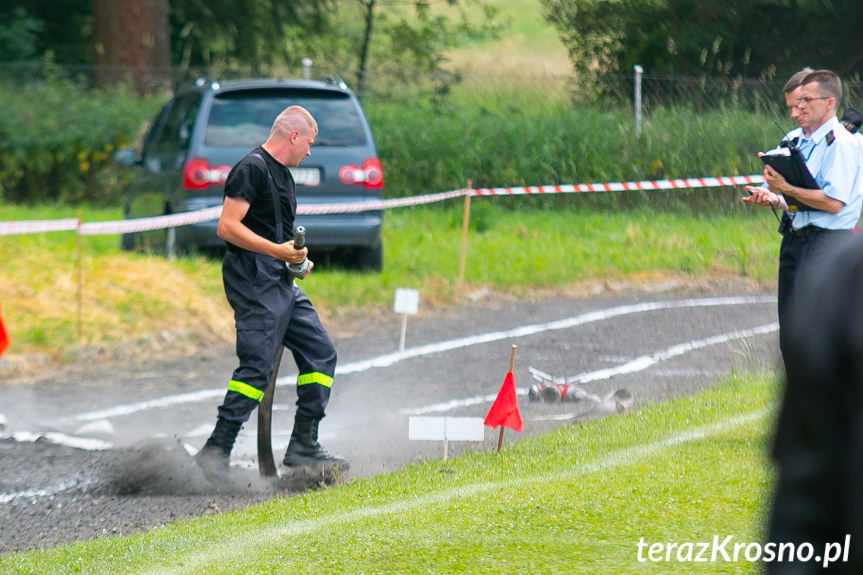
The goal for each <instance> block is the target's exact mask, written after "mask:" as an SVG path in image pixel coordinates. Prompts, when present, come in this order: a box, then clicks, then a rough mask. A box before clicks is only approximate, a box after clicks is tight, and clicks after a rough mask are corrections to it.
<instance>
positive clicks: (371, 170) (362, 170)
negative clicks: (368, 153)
mask: <svg viewBox="0 0 863 575" xmlns="http://www.w3.org/2000/svg"><path fill="white" fill-rule="evenodd" d="M339 179H340V180H341V181H342V183H344V184H347V185H349V186H354V185H364V186H365V187H367V188H371V189H380V188H383V187H384V172H383V170H382V169H381V162H380V160H378V159H377V158H367V159H366V161H365V162H363V165H362V166H342V167H341V169H340V170H339Z"/></svg>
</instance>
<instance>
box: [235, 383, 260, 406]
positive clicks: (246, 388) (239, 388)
mask: <svg viewBox="0 0 863 575" xmlns="http://www.w3.org/2000/svg"><path fill="white" fill-rule="evenodd" d="M228 391H236V392H237V393H239V394H240V395H245V396H246V397H249V398H251V399H254V400H255V401H257V402H259V403H260V401H261V400H262V399H264V392H263V391H261V390H260V389H258V388H257V387H252V386H251V385H249V384H248V383H243V382H242V381H237V380H235V379H232V380H231V381H230V382H228Z"/></svg>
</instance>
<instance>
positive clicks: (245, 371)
mask: <svg viewBox="0 0 863 575" xmlns="http://www.w3.org/2000/svg"><path fill="white" fill-rule="evenodd" d="M222 279H223V282H224V287H225V295H226V296H227V298H228V303H230V304H231V307H232V308H233V309H234V321H235V324H236V328H237V348H236V352H237V358H238V359H239V366H238V367H237V368H236V369H235V370H234V373H233V375H232V377H231V381H230V383H229V384H228V392H227V394H226V395H225V400H224V402H223V403H222V405H221V406H219V416H220V417H222V418H224V419H226V420H228V421H237V422H245V421H247V420H248V419H249V415H250V414H251V412H252V411H253V410H254V409H255V408H256V407H257V406H258V404H259V403H260V401H261V399H262V398H263V396H264V391H265V390H266V387H267V382H268V381H269V378H270V374H271V373H272V370H273V361H274V359H275V356H276V352H277V350H278V346H279V345H284V346H285V347H287V348H288V349H289V350H290V351H291V353H292V354H293V356H294V361H295V362H296V364H297V368H298V369H299V376H298V378H297V414H299V415H302V416H305V417H308V418H312V419H321V418H322V417H324V414H325V411H326V407H327V403H328V401H329V398H330V387H331V385H332V381H333V376H334V375H335V369H336V349H335V346H334V345H333V342H332V340H330V337H329V335H328V334H327V331H326V329H324V326H323V325H322V324H321V321H320V318H319V317H318V314H317V312H316V311H315V309H314V307H313V306H312V303H311V302H310V301H309V299H308V298H307V297H306V295H305V294H304V293H303V291H302V290H301V289H300V288H299V287H297V286H296V285H294V282H293V278H292V277H291V276H290V274H289V273H288V272H287V270H286V269H285V264H284V262H281V261H279V260H276V259H275V258H272V257H270V256H265V255H262V254H256V253H253V252H249V251H245V250H230V249H229V250H228V251H227V252H226V254H225V258H224V260H223V262H222Z"/></svg>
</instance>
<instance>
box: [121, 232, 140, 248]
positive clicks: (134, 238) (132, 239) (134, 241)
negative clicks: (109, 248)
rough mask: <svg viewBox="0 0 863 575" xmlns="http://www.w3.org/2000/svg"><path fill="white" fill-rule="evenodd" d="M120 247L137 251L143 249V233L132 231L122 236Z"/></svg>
mask: <svg viewBox="0 0 863 575" xmlns="http://www.w3.org/2000/svg"><path fill="white" fill-rule="evenodd" d="M120 249H121V250H123V251H127V252H135V251H138V250H140V249H141V234H139V233H131V234H123V235H122V236H120Z"/></svg>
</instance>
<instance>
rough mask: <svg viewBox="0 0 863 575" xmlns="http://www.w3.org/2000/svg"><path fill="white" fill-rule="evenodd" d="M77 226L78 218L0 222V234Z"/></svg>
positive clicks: (15, 233)
mask: <svg viewBox="0 0 863 575" xmlns="http://www.w3.org/2000/svg"><path fill="white" fill-rule="evenodd" d="M77 227H78V220H76V219H75V218H66V219H63V220H29V221H20V222H0V236H14V235H19V234H38V233H42V232H67V231H69V230H74V229H76V228H77Z"/></svg>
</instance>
